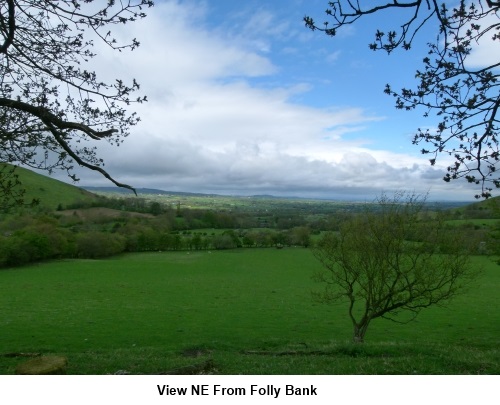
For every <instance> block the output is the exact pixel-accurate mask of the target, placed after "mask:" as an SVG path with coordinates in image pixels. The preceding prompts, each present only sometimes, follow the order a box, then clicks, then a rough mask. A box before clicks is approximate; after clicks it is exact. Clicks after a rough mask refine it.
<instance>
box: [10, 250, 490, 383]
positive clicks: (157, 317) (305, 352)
mask: <svg viewBox="0 0 500 405" xmlns="http://www.w3.org/2000/svg"><path fill="white" fill-rule="evenodd" d="M474 260H475V262H476V263H477V265H480V266H482V267H483V268H484V274H483V275H482V277H481V278H480V279H479V280H478V281H477V283H476V285H475V286H474V288H473V289H471V290H470V291H469V292H468V293H467V295H464V296H462V297H460V298H457V299H456V300H455V301H452V302H451V303H450V305H449V306H448V307H447V308H442V307H436V308H429V309H427V310H424V311H423V312H422V313H421V314H420V315H419V317H418V318H417V320H416V321H414V322H413V323H409V324H405V325H402V324H396V323H393V322H390V321H386V320H382V319H377V320H375V321H374V322H373V324H372V325H371V326H370V329H369V330H368V334H367V336H366V343H365V344H362V345H360V344H358V345H355V344H352V343H350V339H351V333H352V327H351V325H350V322H349V320H348V318H347V312H346V308H345V306H343V305H338V306H326V305H323V304H319V303H315V302H313V301H312V300H311V294H310V292H311V291H312V290H313V289H316V288H319V286H318V285H316V284H315V283H314V282H313V281H312V280H311V274H312V272H313V271H314V269H315V268H316V266H319V264H318V263H317V262H316V261H315V259H314V257H313V256H312V254H311V252H310V251H309V250H308V249H304V248H288V249H282V250H277V249H240V250H229V251H213V252H208V251H201V252H168V253H137V254H127V255H123V256H119V257H114V258H111V259H106V260H63V261H54V262H48V263H43V264H38V265H33V266H28V267H23V268H18V269H11V270H2V271H0V307H1V308H2V312H1V315H0V328H1V330H2V337H1V340H0V374H13V373H14V372H15V367H16V365H17V364H19V363H20V362H22V361H25V360H26V359H27V358H28V357H29V356H34V355H37V354H61V355H64V356H66V357H67V358H68V360H69V366H68V373H69V374H114V373H116V372H123V373H130V374H164V373H187V372H192V371H193V370H194V372H196V373H210V374H499V373H500V311H499V298H498V291H499V288H500V266H498V265H497V264H496V263H495V262H494V261H493V260H491V259H488V258H486V257H481V258H479V257H477V258H474Z"/></svg>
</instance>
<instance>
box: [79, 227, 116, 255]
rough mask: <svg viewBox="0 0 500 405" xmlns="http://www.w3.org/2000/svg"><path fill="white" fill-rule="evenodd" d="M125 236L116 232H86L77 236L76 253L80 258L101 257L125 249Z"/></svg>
mask: <svg viewBox="0 0 500 405" xmlns="http://www.w3.org/2000/svg"><path fill="white" fill-rule="evenodd" d="M125 244H126V241H125V238H124V237H123V236H121V235H118V234H116V233H103V232H86V233H82V234H79V235H77V237H76V253H77V256H78V257H80V258H85V259H100V258H103V257H109V256H113V255H116V254H118V253H122V252H124V251H125Z"/></svg>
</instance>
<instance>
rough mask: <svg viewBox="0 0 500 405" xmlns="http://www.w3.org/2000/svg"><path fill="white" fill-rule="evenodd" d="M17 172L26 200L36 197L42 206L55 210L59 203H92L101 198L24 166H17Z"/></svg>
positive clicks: (62, 204)
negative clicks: (24, 190)
mask: <svg viewBox="0 0 500 405" xmlns="http://www.w3.org/2000/svg"><path fill="white" fill-rule="evenodd" d="M15 173H16V174H17V175H18V176H19V180H20V181H21V183H22V186H23V187H24V188H25V189H26V194H25V195H24V200H25V201H26V202H30V201H32V200H33V199H34V198H36V199H39V200H40V205H39V206H40V207H42V208H48V209H54V210H55V209H57V208H58V207H59V205H61V206H62V207H66V206H68V205H70V204H74V203H77V202H85V203H90V202H93V201H97V200H98V198H99V197H98V196H97V195H95V194H93V193H91V192H89V191H86V190H83V189H81V188H79V187H76V186H73V185H71V184H67V183H64V182H62V181H59V180H55V179H53V178H51V177H48V176H44V175H41V174H38V173H35V172H33V171H31V170H28V169H24V168H22V167H17V168H16V171H15Z"/></svg>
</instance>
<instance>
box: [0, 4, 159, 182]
mask: <svg viewBox="0 0 500 405" xmlns="http://www.w3.org/2000/svg"><path fill="white" fill-rule="evenodd" d="M151 6H153V2H152V1H150V0H129V1H125V2H115V1H114V0H107V1H94V0H84V1H77V0H63V1H60V0H58V1H51V0H47V1H37V0H6V1H2V2H1V4H0V162H4V163H12V164H16V165H17V164H22V165H24V166H29V167H32V168H37V169H44V170H48V171H49V172H51V171H53V170H54V169H62V170H65V171H67V173H68V175H69V176H70V177H71V178H72V179H73V180H75V181H76V180H78V179H77V177H76V175H75V173H74V171H73V169H74V165H75V164H78V165H80V166H83V167H85V168H88V169H91V170H95V171H97V172H100V173H101V174H102V175H104V176H105V177H106V178H108V179H109V180H110V181H112V182H113V183H114V184H116V185H117V186H120V187H126V188H130V189H132V187H131V186H129V185H126V184H122V183H120V182H118V181H116V180H115V179H114V178H113V177H112V176H111V175H110V174H109V173H108V172H107V171H105V170H104V169H103V165H104V162H103V160H102V159H100V158H99V157H98V155H97V153H96V147H95V144H94V143H92V142H93V141H100V140H103V139H105V140H107V141H109V142H111V143H112V144H120V143H121V142H122V141H123V138H124V137H126V136H127V135H128V134H129V131H130V127H131V126H133V125H135V124H137V122H138V121H139V117H137V115H136V114H135V113H133V112H132V113H129V112H128V111H127V106H129V105H130V104H131V103H135V102H139V103H140V102H143V101H145V100H146V98H145V97H144V96H133V93H134V92H136V91H137V90H139V84H138V83H137V82H136V81H135V80H132V82H131V83H126V82H125V81H123V80H121V79H119V78H117V79H116V80H115V81H112V82H104V81H101V79H100V78H99V76H98V74H97V73H96V72H95V71H93V70H92V66H91V62H92V59H93V58H94V57H95V56H96V53H95V51H94V48H95V41H103V42H104V43H105V44H106V45H107V46H108V47H109V48H110V49H111V50H115V51H122V50H124V49H129V50H133V49H135V48H136V47H137V46H139V42H138V41H137V40H136V39H133V40H132V41H131V42H130V43H126V44H121V43H119V42H118V41H117V40H116V38H115V37H114V36H113V34H112V32H111V29H112V28H113V27H114V26H116V25H118V24H127V23H130V22H133V21H135V20H137V19H140V18H143V17H145V15H146V14H145V12H144V10H145V9H146V8H148V7H151ZM3 178H7V176H4V177H1V176H0V180H1V179H3ZM4 189H5V187H4ZM7 189H8V187H7Z"/></svg>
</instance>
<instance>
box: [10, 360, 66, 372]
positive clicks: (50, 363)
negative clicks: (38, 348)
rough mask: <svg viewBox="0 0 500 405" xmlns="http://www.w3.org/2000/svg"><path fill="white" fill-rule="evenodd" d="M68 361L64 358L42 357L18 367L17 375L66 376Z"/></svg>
mask: <svg viewBox="0 0 500 405" xmlns="http://www.w3.org/2000/svg"><path fill="white" fill-rule="evenodd" d="M67 364H68V359H67V358H66V357H62V356H41V357H37V358H35V359H32V360H28V361H26V362H24V363H21V364H19V365H18V366H17V367H16V374H23V375H42V374H66V365H67Z"/></svg>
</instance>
